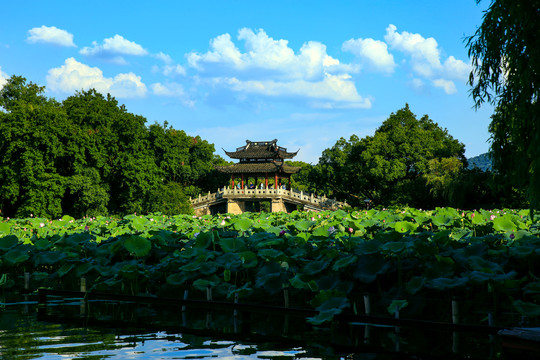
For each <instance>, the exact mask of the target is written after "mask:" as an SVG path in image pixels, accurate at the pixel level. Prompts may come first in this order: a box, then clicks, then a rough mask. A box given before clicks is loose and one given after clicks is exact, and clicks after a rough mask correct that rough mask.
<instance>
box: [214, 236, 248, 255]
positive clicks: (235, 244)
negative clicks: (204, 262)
mask: <svg viewBox="0 0 540 360" xmlns="http://www.w3.org/2000/svg"><path fill="white" fill-rule="evenodd" d="M219 246H221V249H222V250H223V251H224V252H241V251H246V250H247V247H246V243H245V242H244V239H243V238H238V237H233V238H221V239H220V240H219Z"/></svg>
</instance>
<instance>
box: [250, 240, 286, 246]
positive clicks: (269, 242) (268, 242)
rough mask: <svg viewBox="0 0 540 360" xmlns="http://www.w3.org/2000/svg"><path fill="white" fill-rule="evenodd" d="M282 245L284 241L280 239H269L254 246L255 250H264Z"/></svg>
mask: <svg viewBox="0 0 540 360" xmlns="http://www.w3.org/2000/svg"><path fill="white" fill-rule="evenodd" d="M283 243H284V240H283V239H281V238H270V239H267V240H263V241H259V242H258V243H257V245H256V247H257V248H265V247H271V246H277V245H281V244H283Z"/></svg>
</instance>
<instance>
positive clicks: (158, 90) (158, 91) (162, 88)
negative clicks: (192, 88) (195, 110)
mask: <svg viewBox="0 0 540 360" xmlns="http://www.w3.org/2000/svg"><path fill="white" fill-rule="evenodd" d="M151 87H152V91H153V92H154V94H155V95H158V96H167V97H175V98H179V99H180V100H181V101H182V103H183V104H184V105H186V106H188V107H193V106H195V102H194V101H193V100H191V99H189V97H188V95H187V94H186V92H185V90H184V87H183V86H182V85H181V84H178V83H166V84H161V83H155V84H152V86H151Z"/></svg>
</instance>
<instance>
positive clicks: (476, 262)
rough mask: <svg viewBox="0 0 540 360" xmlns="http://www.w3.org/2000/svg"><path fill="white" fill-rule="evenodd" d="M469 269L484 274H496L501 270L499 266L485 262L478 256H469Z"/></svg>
mask: <svg viewBox="0 0 540 360" xmlns="http://www.w3.org/2000/svg"><path fill="white" fill-rule="evenodd" d="M467 263H468V265H469V266H470V267H471V269H473V270H476V271H481V272H485V273H497V272H502V271H503V268H502V266H501V265H499V264H497V263H494V262H492V261H489V260H486V259H484V258H482V257H480V256H471V257H469V259H468V261H467Z"/></svg>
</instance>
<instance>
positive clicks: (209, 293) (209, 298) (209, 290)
mask: <svg viewBox="0 0 540 360" xmlns="http://www.w3.org/2000/svg"><path fill="white" fill-rule="evenodd" d="M206 301H212V287H211V286H210V285H208V286H207V287H206Z"/></svg>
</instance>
